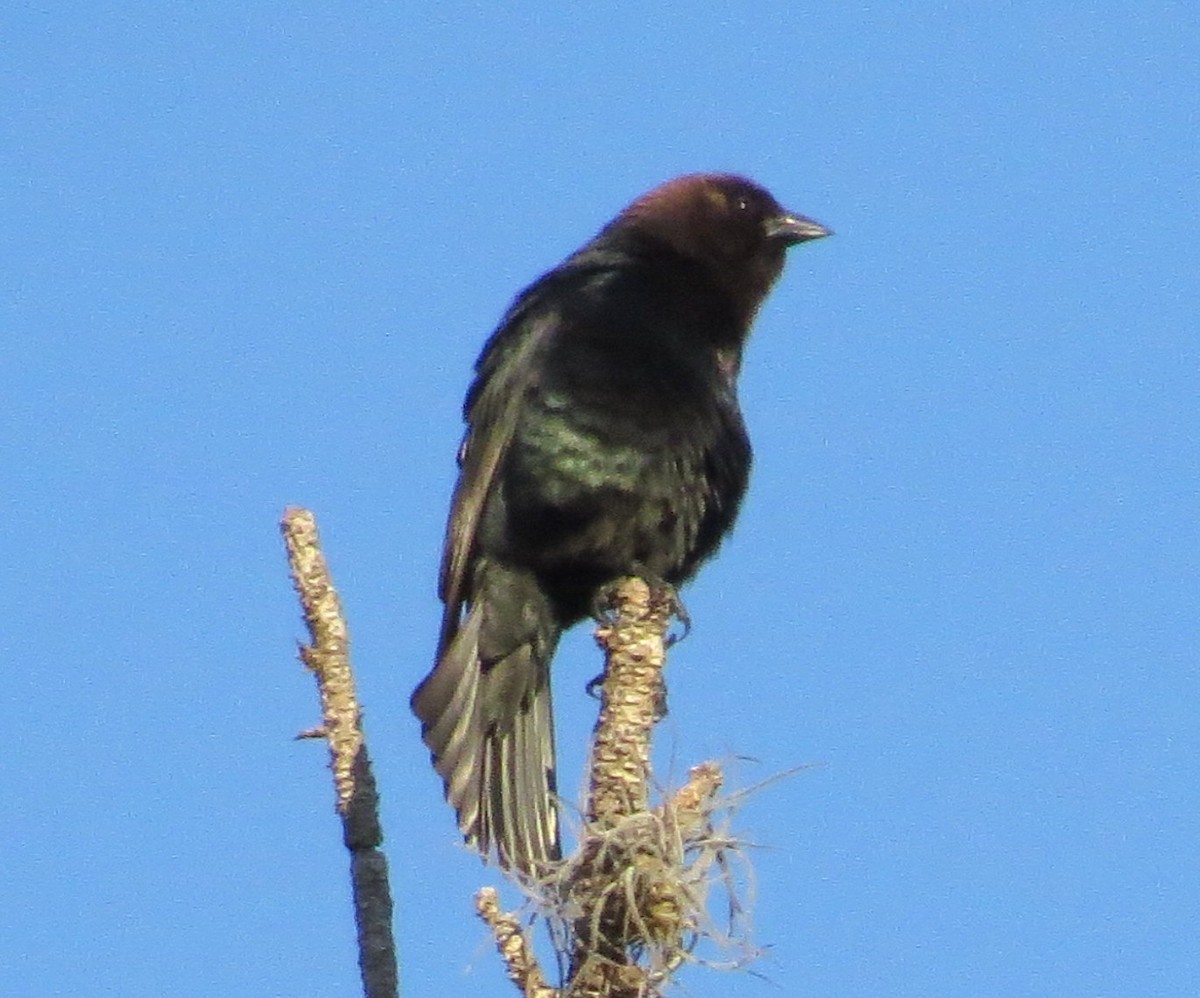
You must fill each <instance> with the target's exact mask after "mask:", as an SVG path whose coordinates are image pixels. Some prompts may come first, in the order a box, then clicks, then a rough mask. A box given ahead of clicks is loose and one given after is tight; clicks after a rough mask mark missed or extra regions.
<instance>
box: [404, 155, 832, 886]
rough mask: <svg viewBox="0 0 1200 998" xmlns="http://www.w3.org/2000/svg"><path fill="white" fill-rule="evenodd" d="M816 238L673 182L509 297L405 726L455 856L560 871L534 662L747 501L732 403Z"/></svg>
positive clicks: (544, 701) (746, 194) (475, 399)
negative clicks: (807, 245)
mask: <svg viewBox="0 0 1200 998" xmlns="http://www.w3.org/2000/svg"><path fill="white" fill-rule="evenodd" d="M824 235H828V230H827V229H826V228H824V227H823V226H821V225H819V224H818V223H816V222H814V221H812V220H811V219H808V218H805V217H803V216H801V215H796V214H793V213H791V212H788V211H785V210H784V209H783V208H781V207H780V206H779V204H778V202H776V200H775V199H774V198H773V197H772V196H771V195H770V194H769V193H767V191H765V190H764V189H763V188H761V187H759V186H758V185H757V184H755V183H752V182H751V181H749V180H746V179H744V178H742V177H738V176H733V175H729V174H696V175H691V176H685V177H679V178H677V179H675V180H672V181H670V182H668V183H666V184H663V185H662V186H661V187H657V188H655V189H654V190H652V191H650V193H648V194H646V195H644V196H643V197H641V198H639V199H638V200H636V201H634V202H633V204H631V205H630V206H629V207H628V208H626V209H625V210H624V211H623V212H621V214H619V215H618V216H617V217H616V218H615V219H614V220H613V221H612V222H610V223H609V224H608V225H607V226H605V227H604V229H603V230H601V232H600V233H599V235H597V236H596V237H595V238H594V239H593V240H592V241H591V242H589V243H587V245H585V246H584V247H583V248H582V249H580V250H579V251H578V252H576V253H574V254H573V255H572V256H570V257H568V258H567V260H565V261H564V262H563V263H562V264H560V265H559V266H558V267H555V268H554V269H553V270H551V271H550V272H549V273H547V274H545V275H543V276H542V277H540V278H539V279H538V280H537V281H535V282H534V283H533V284H532V285H530V286H529V287H528V288H526V289H525V290H524V291H522V292H521V293H520V294H519V295H518V296H517V298H516V300H515V301H514V302H513V304H512V305H511V306H510V307H509V309H508V312H507V313H506V314H505V315H504V317H503V319H502V320H501V322H500V325H499V327H498V328H497V329H496V331H495V332H494V333H493V334H492V336H491V338H490V339H489V340H488V342H487V344H486V346H485V347H484V349H483V353H482V355H481V356H480V358H479V361H478V362H477V364H476V368H475V370H476V376H475V380H474V383H473V384H472V385H471V388H470V390H469V391H468V393H467V398H466V403H465V405H464V413H465V417H466V422H467V433H466V437H465V439H464V441H463V445H462V448H461V450H460V452H459V465H460V473H459V478H458V484H457V487H456V488H455V491H454V499H453V503H452V506H451V510H450V520H449V525H448V528H447V531H446V543H445V549H444V552H443V558H442V571H441V585H440V594H441V598H442V601H443V602H444V604H445V614H444V616H443V618H442V629H441V637H440V639H439V641H438V648H437V661H436V665H435V666H434V669H433V671H432V672H430V674H429V675H428V676H427V677H426V678H425V680H424V681H423V682H422V683H421V685H420V686H419V687H418V688H417V690H416V692H415V693H414V694H413V697H412V708H413V710H414V712H415V713H416V715H417V716H418V717H419V718H420V719H421V733H422V736H423V737H424V739H425V743H426V745H428V746H429V749H430V751H431V753H432V756H433V763H434V767H435V768H436V769H437V771H438V773H439V774H440V775H441V777H442V779H443V781H444V782H445V789H446V798H447V799H448V800H449V802H450V803H451V804H452V805H453V806H454V809H455V811H456V812H457V813H458V824H459V827H460V828H461V829H462V833H463V835H464V836H465V838H466V840H467V842H468V843H469V844H470V845H472V846H474V847H475V848H476V849H478V850H479V851H480V852H482V853H483V854H484V855H485V856H486V855H489V854H490V853H491V852H492V851H493V849H494V850H495V851H496V853H497V855H498V858H499V860H500V862H501V863H502V864H503V865H505V866H508V867H514V868H516V869H518V870H521V871H524V872H527V873H528V872H534V873H536V872H537V871H538V869H539V868H541V867H542V865H543V864H544V863H545V862H547V861H549V860H551V859H555V858H557V857H558V856H559V838H558V817H557V801H556V796H555V775H554V729H553V723H552V718H551V705H550V681H549V665H550V658H551V656H552V655H553V654H554V647H555V645H556V643H557V642H558V638H559V635H560V634H561V632H562V630H563V629H564V628H566V627H568V626H570V625H571V624H573V623H575V622H576V621H578V620H580V619H582V618H583V617H585V616H586V615H587V614H588V613H589V612H590V611H591V610H592V608H593V607H594V606H595V600H596V599H597V594H598V593H600V592H602V591H603V590H604V589H605V588H606V587H607V585H608V584H609V583H611V582H613V581H615V580H616V579H618V578H620V577H622V576H627V575H640V576H642V577H644V578H646V579H648V580H652V581H660V582H666V583H668V584H671V585H678V584H679V583H681V582H683V581H684V580H686V579H687V578H689V577H690V576H691V575H692V574H693V573H694V572H695V571H696V569H697V567H698V566H699V565H700V563H701V562H702V561H704V560H705V559H706V558H707V557H709V555H711V554H712V553H713V551H714V550H715V549H716V547H717V544H718V543H719V542H720V540H721V538H722V537H723V536H724V534H725V533H726V531H728V530H729V528H730V526H731V525H732V523H733V520H734V516H735V515H736V513H737V509H738V505H739V503H740V501H741V499H742V495H743V493H744V492H745V489H746V481H747V476H748V474H749V470H750V442H749V440H748V439H747V437H746V430H745V427H744V425H743V423H742V415H741V411H740V410H739V408H738V403H737V395H736V385H737V375H738V368H739V366H740V362H741V353H742V347H743V345H744V344H745V342H746V337H747V335H748V333H749V331H750V325H751V323H752V321H753V319H754V315H755V313H756V311H757V310H758V307H759V306H760V305H761V304H762V302H763V299H764V298H765V297H766V294H767V292H768V291H769V290H770V288H771V285H772V284H773V283H774V282H775V280H776V278H777V277H778V276H779V274H780V271H781V270H782V268H783V257H784V250H785V249H787V247H789V246H791V245H793V244H795V243H800V242H804V241H806V240H809V239H818V238H820V237H821V236H824Z"/></svg>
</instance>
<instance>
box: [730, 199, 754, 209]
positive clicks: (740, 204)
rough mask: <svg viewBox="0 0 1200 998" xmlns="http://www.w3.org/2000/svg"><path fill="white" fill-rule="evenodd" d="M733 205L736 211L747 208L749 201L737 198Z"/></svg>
mask: <svg viewBox="0 0 1200 998" xmlns="http://www.w3.org/2000/svg"><path fill="white" fill-rule="evenodd" d="M733 206H734V207H735V208H736V209H737V210H738V211H745V210H746V209H747V208H749V207H750V202H749V201H747V200H746V199H745V198H738V199H737V200H736V201H735V202H734V203H733Z"/></svg>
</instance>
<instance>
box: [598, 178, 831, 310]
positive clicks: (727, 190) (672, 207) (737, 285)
mask: <svg viewBox="0 0 1200 998" xmlns="http://www.w3.org/2000/svg"><path fill="white" fill-rule="evenodd" d="M614 229H616V230H620V231H626V232H637V233H639V234H640V235H643V236H646V237H649V238H652V239H654V240H657V241H659V242H662V243H666V244H667V245H668V246H670V247H671V248H672V249H673V250H675V251H676V252H677V253H679V254H681V255H683V256H686V257H688V258H690V259H693V260H697V261H699V262H701V263H703V264H705V265H706V266H707V267H709V268H710V269H711V271H712V273H713V275H714V277H715V278H716V280H717V281H718V282H719V283H720V285H721V286H722V287H723V288H725V290H726V291H727V293H728V295H729V296H730V300H731V302H732V303H733V305H734V307H735V309H736V311H737V314H738V317H739V319H741V320H742V321H743V322H744V324H745V326H746V327H747V328H748V327H749V325H750V322H751V321H752V320H753V318H754V313H755V312H756V311H757V310H758V307H759V305H761V304H762V301H763V299H764V298H765V297H766V295H767V292H768V291H770V289H771V285H772V284H774V283H775V280H776V279H777V278H778V277H779V274H780V272H781V271H782V270H783V257H784V251H785V250H786V249H787V248H788V247H789V246H794V245H796V244H797V243H802V242H807V241H808V240H810V239H820V238H821V237H822V236H827V235H829V234H830V230H829V229H827V228H825V226H823V225H821V224H820V223H818V222H814V221H813V220H812V219H811V218H805V217H804V216H803V215H798V214H796V213H794V212H790V211H787V210H786V209H784V208H782V207H781V206H780V204H779V202H778V201H776V200H775V198H774V197H772V196H771V194H770V193H769V192H768V191H767V190H765V189H764V188H762V187H760V186H759V185H758V184H756V183H754V182H753V181H752V180H747V179H746V178H745V177H739V176H737V175H735V174H730V173H694V174H689V175H687V176H683V177H677V178H676V179H674V180H669V181H667V182H666V183H665V184H662V185H661V186H659V187H656V188H654V190H652V191H650V192H649V193H647V194H644V195H642V196H641V197H640V198H638V199H637V200H636V201H634V202H633V204H631V205H630V206H629V207H628V208H626V209H625V210H624V211H623V212H621V214H620V215H618V216H617V218H616V219H614V220H613V221H612V222H611V223H610V224H609V226H608V228H607V229H606V230H605V231H606V232H607V231H612V230H614Z"/></svg>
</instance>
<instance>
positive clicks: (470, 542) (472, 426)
mask: <svg viewBox="0 0 1200 998" xmlns="http://www.w3.org/2000/svg"><path fill="white" fill-rule="evenodd" d="M531 304H532V303H529V302H526V301H525V300H524V299H521V300H518V302H517V303H516V305H514V307H513V309H511V310H510V312H509V315H508V316H507V317H506V320H505V321H504V322H503V323H502V324H501V325H500V327H499V329H498V330H497V331H496V333H495V334H494V335H493V336H492V339H491V340H490V341H489V344H488V349H487V350H485V352H484V355H483V357H482V358H481V360H480V364H479V375H478V377H477V379H476V382H475V384H474V385H473V386H472V388H471V393H470V395H468V397H467V412H466V416H467V424H468V426H467V433H466V436H465V437H464V438H463V442H462V446H461V448H460V449H459V466H460V469H459V475H458V484H457V485H456V486H455V489H454V497H453V499H452V500H451V504H450V518H449V523H448V524H447V527H446V542H445V547H444V548H443V550H442V570H441V578H440V583H439V587H438V594H439V595H440V596H441V599H442V602H443V604H444V605H445V606H444V611H443V614H442V630H441V637H440V639H439V641H438V658H439V659H440V658H441V656H442V655H443V654H444V653H445V651H446V649H447V648H448V647H449V644H450V641H451V640H452V639H453V637H454V635H455V633H456V632H457V630H458V627H459V624H460V622H461V619H462V610H463V606H464V604H465V603H467V602H468V601H469V598H470V578H471V572H472V569H473V566H474V560H475V547H476V540H477V534H478V530H479V521H480V517H481V516H482V515H483V510H484V506H485V504H486V503H487V498H488V495H489V493H490V492H491V490H492V486H493V483H494V482H495V480H496V471H497V469H498V468H499V467H500V465H501V463H502V462H503V460H504V455H505V453H506V452H507V451H508V447H509V444H510V443H511V442H512V436H513V431H514V429H515V428H516V425H517V420H518V415H519V413H520V409H521V405H522V403H523V401H524V399H525V396H526V393H527V392H528V391H529V390H530V388H531V387H532V383H533V379H534V377H535V374H536V369H537V365H536V364H534V363H533V358H534V357H535V356H536V355H537V353H538V351H539V350H540V349H541V348H542V345H543V343H544V342H545V340H546V338H547V337H548V336H549V335H550V334H551V332H552V331H553V329H554V326H555V324H556V322H557V317H556V316H555V315H554V314H553V313H546V312H541V313H540V314H538V310H537V309H535V308H532V307H529V306H530V305H531ZM523 306H524V307H523Z"/></svg>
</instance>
